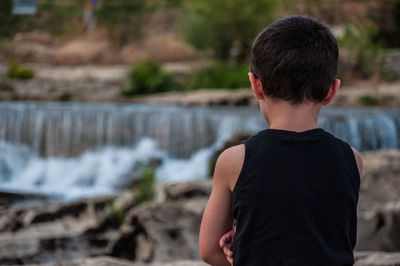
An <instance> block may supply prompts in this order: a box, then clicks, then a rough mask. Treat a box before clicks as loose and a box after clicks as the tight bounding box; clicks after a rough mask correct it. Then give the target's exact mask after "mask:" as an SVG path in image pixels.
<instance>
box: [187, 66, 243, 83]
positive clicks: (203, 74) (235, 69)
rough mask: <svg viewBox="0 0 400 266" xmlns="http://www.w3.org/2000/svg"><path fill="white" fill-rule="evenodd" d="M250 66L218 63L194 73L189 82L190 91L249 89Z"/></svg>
mask: <svg viewBox="0 0 400 266" xmlns="http://www.w3.org/2000/svg"><path fill="white" fill-rule="evenodd" d="M249 68H250V66H249V64H243V65H238V66H231V65H229V64H227V63H223V62H216V63H214V64H213V65H212V66H210V67H207V68H204V69H200V70H198V71H196V72H194V73H193V74H192V75H191V76H190V77H189V81H188V87H189V89H201V88H214V89H216V88H223V89H236V88H248V87H249V86H250V83H249V77H248V75H247V74H248V72H249Z"/></svg>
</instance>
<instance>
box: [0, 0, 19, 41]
mask: <svg viewBox="0 0 400 266" xmlns="http://www.w3.org/2000/svg"><path fill="white" fill-rule="evenodd" d="M11 12H12V0H2V2H1V4H0V38H3V37H11V36H12V35H13V33H14V31H15V29H14V25H15V23H16V17H15V16H13V15H12V14H11Z"/></svg>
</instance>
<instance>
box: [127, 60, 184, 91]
mask: <svg viewBox="0 0 400 266" xmlns="http://www.w3.org/2000/svg"><path fill="white" fill-rule="evenodd" d="M129 79H130V86H129V88H125V89H123V90H122V94H123V95H124V96H133V95H139V94H150V93H156V92H165V91H170V90H176V89H178V88H179V86H178V84H177V82H176V81H175V79H174V76H173V75H172V74H170V73H168V72H166V71H164V70H163V69H162V67H161V65H160V64H159V63H156V62H153V61H144V62H141V63H139V64H137V65H136V66H135V67H133V68H132V70H131V72H130V74H129Z"/></svg>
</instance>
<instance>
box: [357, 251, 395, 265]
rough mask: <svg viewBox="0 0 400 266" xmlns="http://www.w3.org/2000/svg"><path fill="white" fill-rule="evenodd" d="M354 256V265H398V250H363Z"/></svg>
mask: <svg viewBox="0 0 400 266" xmlns="http://www.w3.org/2000/svg"><path fill="white" fill-rule="evenodd" d="M355 258H356V263H355V266H400V252H392V253H391V252H377V251H363V252H356V253H355Z"/></svg>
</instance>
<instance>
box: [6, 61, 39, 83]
mask: <svg viewBox="0 0 400 266" xmlns="http://www.w3.org/2000/svg"><path fill="white" fill-rule="evenodd" d="M6 75H7V77H9V78H13V79H25V80H26V79H32V78H34V77H35V72H34V71H33V70H32V69H30V68H28V67H24V66H22V65H20V64H18V63H17V62H15V61H14V60H10V61H9V63H8V71H7V73H6Z"/></svg>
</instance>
